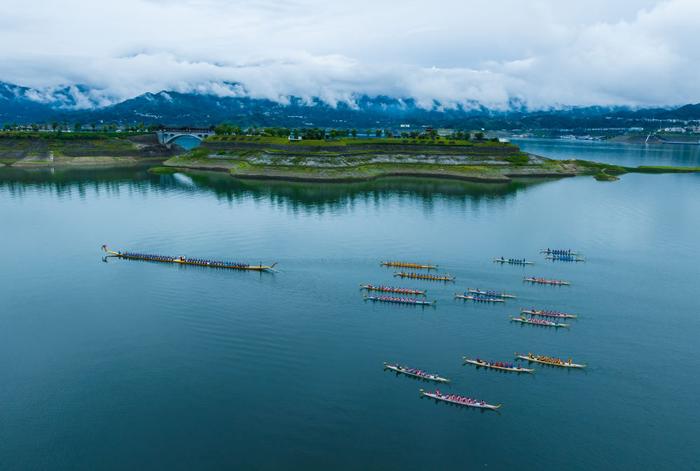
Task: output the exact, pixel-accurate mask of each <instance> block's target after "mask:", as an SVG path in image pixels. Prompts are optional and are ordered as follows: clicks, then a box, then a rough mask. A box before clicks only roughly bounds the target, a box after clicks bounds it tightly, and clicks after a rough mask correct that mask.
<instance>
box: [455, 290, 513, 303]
mask: <svg viewBox="0 0 700 471" xmlns="http://www.w3.org/2000/svg"><path fill="white" fill-rule="evenodd" d="M455 299H463V300H465V301H474V302H475V303H504V302H505V301H504V300H503V299H501V298H492V297H489V296H475V295H472V294H469V293H466V292H465V293H464V294H457V293H455Z"/></svg>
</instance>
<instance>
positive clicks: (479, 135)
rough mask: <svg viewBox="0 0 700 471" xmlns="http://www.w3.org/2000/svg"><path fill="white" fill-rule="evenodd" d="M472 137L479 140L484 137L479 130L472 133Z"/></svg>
mask: <svg viewBox="0 0 700 471" xmlns="http://www.w3.org/2000/svg"><path fill="white" fill-rule="evenodd" d="M474 138H475V139H476V140H477V141H481V140H483V139H484V133H483V132H481V131H479V132H476V133H474Z"/></svg>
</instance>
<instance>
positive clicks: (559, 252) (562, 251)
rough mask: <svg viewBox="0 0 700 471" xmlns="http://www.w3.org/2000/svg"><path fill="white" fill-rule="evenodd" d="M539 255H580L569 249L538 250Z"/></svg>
mask: <svg viewBox="0 0 700 471" xmlns="http://www.w3.org/2000/svg"><path fill="white" fill-rule="evenodd" d="M540 253H543V254H546V255H565V256H572V255H573V256H576V255H581V254H580V253H579V252H575V251H573V250H570V249H542V250H540Z"/></svg>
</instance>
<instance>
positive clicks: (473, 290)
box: [467, 288, 515, 299]
mask: <svg viewBox="0 0 700 471" xmlns="http://www.w3.org/2000/svg"><path fill="white" fill-rule="evenodd" d="M467 293H470V294H478V295H479V296H488V297H490V298H503V299H515V295H513V294H507V293H501V292H499V291H493V290H486V291H484V290H481V289H479V288H468V289H467Z"/></svg>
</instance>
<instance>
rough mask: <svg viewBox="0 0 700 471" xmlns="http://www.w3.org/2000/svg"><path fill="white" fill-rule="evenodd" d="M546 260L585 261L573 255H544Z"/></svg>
mask: <svg viewBox="0 0 700 471" xmlns="http://www.w3.org/2000/svg"><path fill="white" fill-rule="evenodd" d="M545 258H546V259H547V260H552V261H554V262H585V261H586V259H585V258H582V257H577V256H575V255H547V256H546V257H545Z"/></svg>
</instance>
